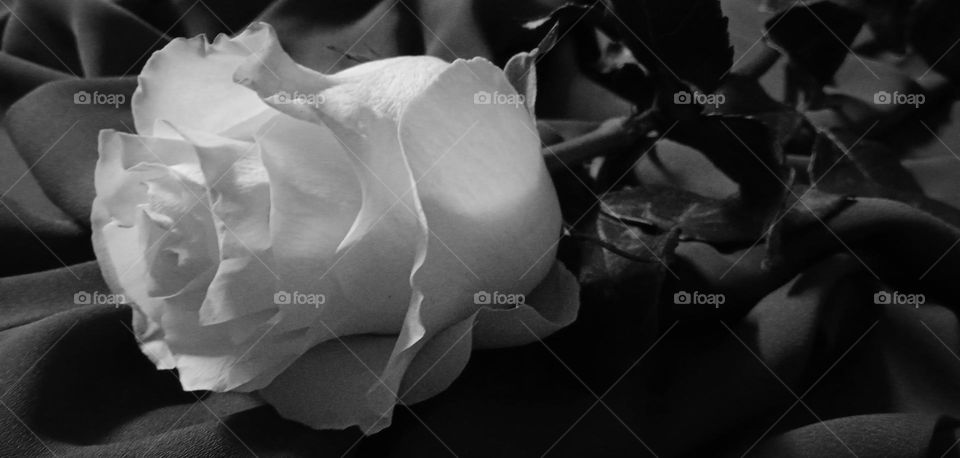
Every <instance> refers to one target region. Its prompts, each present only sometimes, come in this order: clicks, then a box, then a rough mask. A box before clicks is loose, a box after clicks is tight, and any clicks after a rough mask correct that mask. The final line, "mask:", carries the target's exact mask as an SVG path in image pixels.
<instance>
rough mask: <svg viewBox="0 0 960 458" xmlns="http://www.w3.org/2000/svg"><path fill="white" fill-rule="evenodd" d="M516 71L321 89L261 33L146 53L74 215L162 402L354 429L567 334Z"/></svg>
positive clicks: (567, 292)
mask: <svg viewBox="0 0 960 458" xmlns="http://www.w3.org/2000/svg"><path fill="white" fill-rule="evenodd" d="M531 61H532V59H531V56H530V55H529V54H521V55H518V56H517V57H515V58H514V59H512V60H511V62H510V63H509V64H508V65H507V70H508V71H507V73H504V71H502V70H501V69H499V68H497V67H496V66H494V65H492V64H491V63H490V62H488V61H486V60H484V59H481V58H476V59H471V60H457V61H456V62H453V63H447V62H444V61H442V60H440V59H437V58H433V57H427V56H406V57H396V58H391V59H383V60H377V61H373V62H368V63H363V64H360V65H356V66H354V67H352V68H349V69H347V70H344V71H341V72H339V73H336V74H329V75H328V74H322V73H318V72H315V71H313V70H310V69H308V68H305V67H302V66H300V65H297V64H296V63H295V62H294V61H293V60H292V59H291V58H290V56H288V55H287V54H286V53H285V52H284V51H283V49H282V48H281V46H280V44H279V42H278V40H277V37H276V35H275V33H274V31H273V29H271V28H270V26H268V25H266V24H255V25H252V26H251V27H249V28H248V29H247V30H245V31H244V32H242V33H240V34H239V35H238V36H236V37H234V38H229V37H226V36H220V37H218V38H217V39H216V40H215V42H214V43H213V44H209V43H207V42H206V39H205V38H203V37H202V36H201V37H196V38H192V39H176V40H173V41H172V42H170V44H168V45H167V46H166V47H165V48H163V49H162V50H161V51H158V52H156V53H155V54H154V55H153V56H152V57H151V58H150V60H149V61H148V62H147V64H146V65H145V67H144V69H143V72H142V73H141V74H140V77H139V87H138V88H137V91H136V92H135V93H134V96H133V99H132V110H133V118H134V124H135V128H136V133H135V134H128V133H122V132H116V131H113V130H104V131H102V132H101V133H100V145H99V151H100V159H99V161H98V162H97V168H96V175H95V181H96V193H97V195H96V199H95V200H94V203H93V213H92V225H93V242H94V247H95V250H96V253H97V259H98V261H99V263H100V267H101V270H102V271H103V275H104V277H105V279H106V281H107V282H108V284H109V285H110V287H111V289H112V290H113V292H114V293H120V294H124V295H125V297H126V298H127V299H128V300H129V301H130V302H131V306H132V308H133V311H134V318H133V324H134V330H135V332H136V333H137V335H138V338H139V339H140V342H141V349H142V351H143V352H144V353H145V354H146V355H147V356H148V357H149V358H150V359H151V360H152V361H153V362H154V363H155V364H156V365H157V367H158V368H160V369H176V370H177V372H178V374H179V377H180V382H181V384H182V385H183V389H184V390H212V391H248V392H249V391H257V392H258V393H259V395H260V397H262V399H264V400H265V401H266V402H267V403H269V404H271V405H273V406H274V407H275V408H276V409H277V411H278V412H279V413H280V415H282V416H284V417H286V418H289V419H293V420H296V421H299V422H302V423H304V424H306V425H309V426H311V427H313V428H346V427H349V426H352V425H359V426H360V427H362V428H363V429H364V431H365V432H366V433H368V434H369V433H373V432H376V431H379V430H380V429H382V428H384V427H386V426H388V425H389V424H390V420H391V416H392V413H393V408H394V406H395V405H396V404H397V403H398V402H403V403H405V404H412V403H416V402H419V401H422V400H424V399H427V398H429V397H431V396H434V395H436V394H437V393H439V392H441V391H443V390H444V389H446V388H447V387H448V386H449V385H450V384H451V383H452V382H453V380H454V379H455V378H456V377H457V376H458V375H459V374H460V372H461V371H462V370H463V368H464V366H465V365H466V364H467V361H468V359H469V357H470V352H471V351H472V349H474V348H496V347H506V346H514V345H522V344H526V343H530V342H533V341H535V340H536V339H538V338H542V337H544V336H546V335H548V334H550V333H552V332H554V331H556V330H558V329H560V328H562V327H563V326H566V325H567V324H569V323H571V322H572V321H573V320H574V319H575V317H576V313H577V308H578V305H579V299H578V292H579V288H578V286H577V283H576V281H575V278H574V277H573V275H571V274H570V273H569V272H568V271H567V270H566V269H565V268H564V267H563V266H562V265H561V264H560V263H559V262H557V261H556V259H555V254H556V246H557V242H558V239H559V237H560V233H561V217H560V209H559V204H558V201H557V196H556V192H555V190H554V187H553V185H552V183H551V180H550V176H549V175H548V173H547V170H546V168H545V166H544V163H543V159H542V158H541V156H540V142H539V137H538V135H537V134H536V128H535V122H534V118H533V115H532V111H531V110H532V106H533V97H534V92H535V90H534V85H533V81H534V78H533V71H532V70H533V68H532V65H531ZM507 74H509V75H511V76H512V79H513V81H511V79H508V77H507ZM514 85H516V86H517V87H519V88H520V92H518V90H517V89H515V88H514ZM520 94H523V95H524V96H525V97H526V99H525V100H524V99H523V98H522V97H520ZM518 101H519V102H520V103H517V102H518ZM501 102H508V103H501Z"/></svg>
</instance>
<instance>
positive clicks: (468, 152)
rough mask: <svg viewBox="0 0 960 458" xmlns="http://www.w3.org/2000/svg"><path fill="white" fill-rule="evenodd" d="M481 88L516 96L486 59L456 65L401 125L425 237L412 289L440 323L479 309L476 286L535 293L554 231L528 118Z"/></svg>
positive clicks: (550, 196)
mask: <svg viewBox="0 0 960 458" xmlns="http://www.w3.org/2000/svg"><path fill="white" fill-rule="evenodd" d="M481 92H487V93H489V94H500V95H501V96H504V97H514V99H513V100H514V101H517V102H519V99H516V96H517V94H516V92H515V91H514V90H513V87H512V86H511V85H510V83H509V81H507V79H506V77H505V76H504V74H503V72H501V71H500V69H498V68H497V67H495V66H494V65H493V64H491V63H490V62H488V61H486V60H484V59H474V60H471V61H456V62H454V63H453V64H451V65H450V67H448V68H447V69H446V70H445V71H444V72H443V73H441V74H440V75H439V76H438V77H437V78H436V80H435V81H434V82H433V83H432V84H431V85H430V86H429V87H428V88H427V89H426V90H425V91H424V92H423V93H421V94H420V95H419V96H418V97H417V98H415V99H414V100H412V101H411V102H410V103H409V104H408V105H407V107H406V109H405V110H404V112H403V115H402V117H401V120H400V125H399V132H400V141H401V144H402V145H403V150H404V154H405V156H406V157H407V160H408V161H409V163H410V169H411V171H412V173H413V176H414V178H415V180H416V181H417V191H418V193H419V195H420V200H421V202H422V205H423V212H424V214H425V216H426V221H427V223H428V224H429V230H430V236H431V237H430V240H429V246H428V248H427V251H426V258H425V259H424V262H423V266H422V267H421V268H420V269H419V271H418V272H417V273H416V276H415V278H414V286H415V287H417V288H420V289H421V290H422V292H423V294H424V297H425V300H426V301H428V302H430V303H428V304H425V305H424V306H423V309H424V310H425V311H427V312H428V313H429V315H433V316H425V318H424V319H425V320H428V321H430V322H431V323H433V324H440V327H443V326H445V325H447V324H448V323H451V322H455V321H459V320H461V319H463V316H464V314H469V313H473V312H474V311H476V304H474V303H473V294H474V293H476V292H479V291H480V290H486V291H488V292H494V291H499V292H501V293H505V294H511V293H512V294H527V293H529V292H530V291H531V290H533V288H534V287H535V286H536V285H537V284H539V283H540V281H541V280H542V279H543V278H544V277H545V276H546V274H547V272H549V270H550V268H551V267H552V265H553V259H554V253H555V251H556V245H557V243H556V242H557V240H558V239H559V234H560V223H561V217H560V206H559V202H558V200H557V196H556V192H555V191H554V187H553V184H552V182H551V180H550V176H549V174H548V173H547V169H546V166H545V165H544V162H543V159H542V157H541V156H540V141H539V137H538V135H537V133H536V129H535V126H534V123H533V119H532V118H531V117H530V115H529V113H528V112H527V110H526V108H525V106H524V105H523V104H522V103H517V104H505V103H496V102H497V100H494V103H489V104H483V103H476V102H475V97H474V95H475V94H478V93H481ZM501 102H502V100H501ZM465 294H466V296H465ZM464 302H466V303H467V304H466V305H467V306H466V307H463V306H462V305H461V307H459V308H458V307H452V306H451V304H458V303H459V304H463V303H464Z"/></svg>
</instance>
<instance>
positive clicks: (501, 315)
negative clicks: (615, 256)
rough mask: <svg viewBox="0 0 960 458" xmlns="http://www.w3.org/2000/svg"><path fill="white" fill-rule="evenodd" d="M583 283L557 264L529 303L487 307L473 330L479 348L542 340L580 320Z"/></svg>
mask: <svg viewBox="0 0 960 458" xmlns="http://www.w3.org/2000/svg"><path fill="white" fill-rule="evenodd" d="M579 307H580V284H579V283H578V282H577V278H576V277H574V276H573V274H571V273H570V271H568V270H567V269H566V268H565V267H564V266H563V264H562V263H560V262H559V261H557V262H556V263H555V264H554V265H553V269H551V270H550V273H549V274H547V278H544V279H543V282H541V283H540V285H538V286H537V287H536V288H535V289H534V290H533V291H532V292H530V294H528V295H527V296H526V301H525V303H524V304H522V305H518V306H517V307H515V308H511V309H494V308H484V309H483V310H481V311H480V312H479V315H478V317H477V325H476V326H475V327H474V331H473V332H474V340H473V344H474V346H475V347H476V348H479V349H483V348H505V347H515V346H519V345H525V344H528V343H530V342H535V341H537V340H538V339H543V338H546V337H547V336H549V335H550V334H553V333H554V332H556V331H558V330H560V329H562V328H564V327H566V326H568V325H570V324H571V323H573V322H574V320H576V319H577V311H578V309H579Z"/></svg>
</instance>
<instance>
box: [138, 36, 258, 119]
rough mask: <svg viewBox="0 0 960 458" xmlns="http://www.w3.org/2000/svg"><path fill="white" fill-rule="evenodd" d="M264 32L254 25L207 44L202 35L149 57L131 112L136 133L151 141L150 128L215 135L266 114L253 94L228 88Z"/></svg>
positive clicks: (175, 43)
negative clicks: (159, 125)
mask: <svg viewBox="0 0 960 458" xmlns="http://www.w3.org/2000/svg"><path fill="white" fill-rule="evenodd" d="M266 40H267V31H266V30H264V29H263V28H261V27H257V26H256V24H254V25H252V26H250V27H248V28H247V29H246V30H244V31H243V32H241V33H240V34H239V35H237V36H236V37H233V38H229V37H227V36H225V35H219V36H217V38H216V39H215V40H214V42H213V44H208V43H207V40H206V38H205V37H204V36H203V35H200V36H197V37H194V38H190V39H183V38H177V39H174V40H173V41H171V42H170V43H169V44H167V45H166V46H165V47H164V48H163V49H161V50H160V51H157V52H155V53H154V54H153V56H151V57H150V59H149V60H148V61H147V63H146V65H144V67H143V71H142V72H141V73H140V76H139V78H138V82H139V85H138V87H137V90H136V92H134V94H133V99H132V101H131V103H132V110H133V120H134V125H135V126H136V130H137V132H138V133H140V134H141V135H145V136H154V135H155V133H154V130H153V128H154V123H155V122H156V121H157V120H160V119H165V120H167V121H170V122H172V123H173V124H175V125H177V126H180V127H184V128H189V129H196V130H200V131H204V132H212V133H218V132H220V131H222V130H225V129H228V128H230V127H231V126H233V125H235V124H238V123H239V122H241V121H243V120H246V119H249V118H253V117H255V116H256V115H258V114H260V113H262V112H263V111H266V110H268V107H267V106H265V105H264V104H263V102H261V101H260V100H259V98H258V97H256V96H255V95H254V94H250V92H249V91H247V90H245V89H244V88H242V87H238V86H237V85H236V84H233V83H232V82H231V81H232V80H231V77H232V75H233V72H234V70H236V68H237V66H239V65H240V63H241V62H243V60H244V59H245V58H246V57H247V56H249V55H250V54H252V53H253V52H254V51H257V50H259V49H260V48H262V47H263V45H264V43H265V42H266Z"/></svg>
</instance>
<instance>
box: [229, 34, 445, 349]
mask: <svg viewBox="0 0 960 458" xmlns="http://www.w3.org/2000/svg"><path fill="white" fill-rule="evenodd" d="M264 27H268V26H264ZM396 65H401V66H403V68H392V66H396ZM445 65H446V64H445V63H443V62H442V61H439V60H438V59H435V58H427V57H424V58H422V59H419V58H415V59H413V61H412V62H411V61H409V60H404V59H402V58H399V59H385V60H383V61H376V62H371V63H369V64H363V65H358V66H356V67H353V68H351V69H349V70H346V71H344V72H341V73H338V74H336V75H330V76H328V75H323V74H320V73H317V72H314V71H312V70H309V69H306V68H304V67H302V66H300V65H297V64H296V63H294V62H293V60H291V59H290V57H289V56H288V55H287V54H286V53H285V52H284V51H283V49H282V48H281V47H280V44H279V42H278V41H276V40H275V37H273V38H272V40H271V43H270V44H268V45H267V46H266V48H265V50H264V51H263V52H262V53H260V54H258V55H254V56H251V57H250V58H249V59H248V60H247V62H245V63H244V65H242V66H241V67H240V69H239V70H238V71H237V73H236V75H235V79H236V80H237V81H239V82H241V83H242V84H245V85H247V86H249V87H250V88H252V89H253V90H255V91H256V92H257V93H258V94H259V95H260V96H261V97H263V98H264V100H265V101H267V102H268V103H270V104H271V105H272V106H274V107H275V108H276V109H278V110H280V111H282V112H284V113H287V114H289V115H291V116H294V117H296V118H298V119H302V120H305V121H309V122H312V123H316V124H318V125H320V126H327V127H329V130H330V131H331V132H332V134H333V135H334V136H335V137H336V138H337V140H338V141H339V142H340V143H341V144H342V145H343V148H344V151H345V152H346V154H347V157H348V158H350V160H351V162H352V164H353V168H354V171H355V174H356V176H357V177H358V179H359V184H360V188H361V190H362V198H363V200H362V204H361V207H360V210H359V213H358V214H357V217H356V218H355V220H354V221H353V223H352V225H351V228H350V230H349V231H348V233H347V234H346V235H345V237H344V238H343V240H342V241H341V242H340V244H339V246H338V247H337V254H336V259H335V261H334V265H335V269H334V270H333V271H332V272H331V275H333V276H335V278H336V279H337V280H338V283H339V284H340V288H341V289H342V291H343V293H344V295H345V296H346V298H347V300H349V301H350V303H351V304H352V306H353V307H355V308H356V309H357V310H358V311H359V312H358V313H360V314H374V313H375V314H379V315H381V316H382V317H383V319H382V321H381V322H379V323H377V325H378V327H379V329H368V330H367V332H380V333H382V332H396V330H397V329H399V327H400V325H401V323H402V322H403V320H404V316H405V314H406V310H407V305H408V303H409V298H410V295H411V287H410V278H409V276H410V272H411V269H412V267H413V264H414V260H415V255H416V246H417V241H418V240H420V239H421V238H422V236H423V232H424V231H425V229H424V226H423V224H421V221H420V217H421V215H420V214H419V212H418V208H419V200H418V196H417V193H416V188H415V186H414V183H413V178H412V176H411V175H410V172H409V168H408V166H407V164H406V158H405V157H404V156H403V154H402V151H401V150H400V145H399V142H398V140H397V134H396V121H397V118H398V117H399V111H400V108H401V106H402V103H401V101H402V100H403V98H404V97H407V98H408V99H409V98H410V97H412V96H414V95H416V94H417V93H418V91H420V90H421V89H422V87H423V86H424V85H425V84H428V83H429V80H430V75H431V74H435V73H437V71H438V69H439V68H441V67H442V66H445ZM388 67H391V68H390V69H389V70H388ZM275 75H278V76H279V78H278V77H277V76H275ZM282 94H286V95H293V94H301V95H307V94H313V95H319V96H320V97H322V100H323V103H322V104H297V103H285V99H284V98H283V97H280V95H282ZM294 99H296V98H294ZM371 278H376V279H377V281H376V282H373V283H372V284H371V282H370V281H369V279H371Z"/></svg>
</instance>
